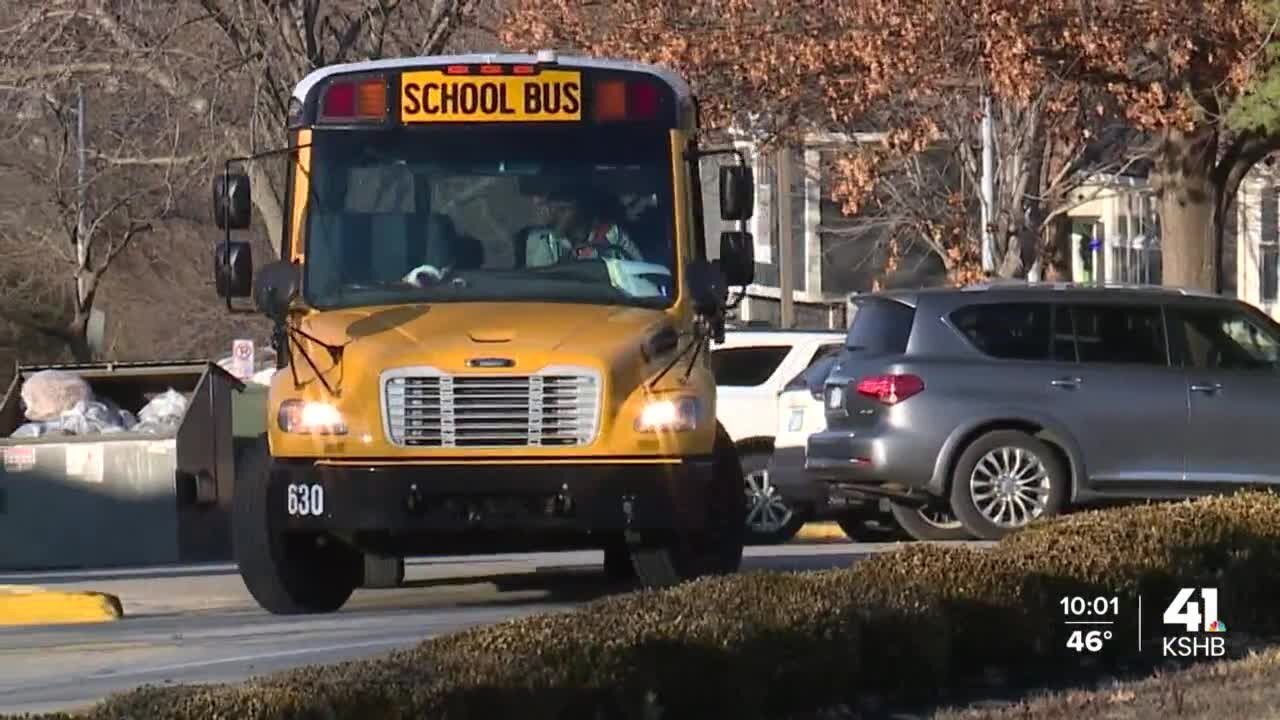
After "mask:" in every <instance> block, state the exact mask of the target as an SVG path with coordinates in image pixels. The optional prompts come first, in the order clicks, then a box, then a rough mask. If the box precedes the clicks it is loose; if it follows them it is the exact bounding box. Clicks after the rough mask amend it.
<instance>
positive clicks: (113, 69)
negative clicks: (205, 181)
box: [0, 2, 207, 361]
mask: <svg viewBox="0 0 1280 720" xmlns="http://www.w3.org/2000/svg"><path fill="white" fill-rule="evenodd" d="M120 5H121V4H120V3H114V4H112V6H108V5H107V4H106V3H103V2H50V3H45V4H43V5H42V6H39V7H34V8H33V7H29V6H26V7H24V6H23V5H22V4H20V3H4V4H2V5H0V13H2V16H3V17H4V18H5V22H6V24H8V28H7V29H8V31H9V32H7V33H6V38H7V40H8V42H7V43H6V44H5V45H3V46H0V116H2V117H0V177H2V178H3V181H4V184H5V187H6V189H7V190H8V192H7V193H5V197H4V199H3V201H2V204H3V211H2V214H0V247H3V249H4V253H5V257H6V260H7V262H6V263H5V266H4V269H3V271H2V272H0V319H3V320H4V321H6V322H8V323H11V324H13V325H16V326H17V327H19V328H24V329H26V330H27V331H30V332H35V333H38V334H40V335H43V336H46V337H49V338H55V339H57V340H58V341H59V342H61V343H62V344H63V345H64V346H65V347H66V349H68V350H69V351H70V353H71V355H72V356H73V357H74V358H76V359H77V360H81V361H84V360H88V359H90V358H91V356H92V353H91V351H90V347H89V343H88V328H89V321H90V318H91V314H92V311H93V309H94V304H95V301H96V300H97V298H98V295H99V290H100V288H101V283H102V280H103V277H104V275H105V274H106V273H107V271H108V269H109V268H110V267H111V266H112V265H113V264H114V263H115V262H116V261H117V259H118V258H119V257H120V256H121V255H122V253H125V252H126V251H128V250H129V249H130V247H131V246H132V245H133V244H134V243H135V241H136V240H137V239H138V238H139V237H141V236H143V235H145V234H146V233H148V232H149V231H150V230H152V229H153V227H154V226H155V223H156V222H158V221H162V220H163V219H165V218H166V217H168V216H169V215H170V213H172V212H173V210H174V208H175V201H176V199H177V198H178V197H179V196H180V195H181V194H182V193H184V191H185V190H186V189H187V187H188V184H189V182H190V181H191V179H192V178H193V177H194V176H195V174H196V173H197V172H200V171H201V170H202V169H203V164H202V159H203V157H204V153H203V152H202V151H201V142H200V141H201V138H202V137H203V136H204V133H202V132H201V131H200V129H199V126H200V124H201V121H202V119H203V118H202V117H201V111H202V110H204V109H205V107H207V103H205V102H203V101H202V100H201V99H200V97H199V92H200V88H199V87H198V86H197V85H195V84H194V83H189V82H184V78H182V76H181V75H180V74H179V73H177V72H174V70H173V66H174V61H175V60H176V59H177V58H178V57H179V55H180V51H179V50H178V49H177V47H178V45H177V43H175V42H174V38H175V36H177V35H178V34H179V33H180V31H181V26H179V27H178V28H177V29H173V28H165V29H163V30H159V29H157V30H152V31H144V30H141V29H138V28H137V27H134V26H132V25H127V24H126V23H125V21H124V20H123V19H122V18H123V17H124V15H122V14H120V13H121V11H125V10H130V9H133V10H139V11H140V12H139V13H138V14H133V15H130V17H132V18H134V19H135V20H146V19H147V17H146V15H145V13H144V12H141V11H144V10H146V8H142V7H140V6H139V7H133V6H130V7H128V8H124V7H120ZM150 19H152V20H155V19H157V13H155V12H153V13H152V14H151V18H150ZM153 27H155V26H153ZM131 33H132V34H131ZM183 87H187V88H189V90H188V91H185V92H184V91H183V90H182V88H183ZM81 90H82V91H83V94H84V95H85V96H87V97H88V98H89V104H90V107H92V108H93V116H92V117H91V118H84V121H85V124H86V127H87V132H86V133H85V136H84V142H83V143H81V142H80V141H79V139H78V136H77V129H78V128H77V125H78V123H80V122H81V118H80V117H79V112H78V110H77V96H78V95H80V92H81Z"/></svg>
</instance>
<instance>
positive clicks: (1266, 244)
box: [1258, 185, 1280, 303]
mask: <svg viewBox="0 0 1280 720" xmlns="http://www.w3.org/2000/svg"><path fill="white" fill-rule="evenodd" d="M1277 199H1278V198H1277V195H1276V189H1275V188H1274V187H1273V186H1270V185H1268V186H1267V187H1265V188H1264V189H1263V191H1262V203H1261V204H1262V212H1261V217H1260V218H1259V222H1258V234H1259V242H1258V290H1259V299H1260V300H1261V301H1262V302H1264V303H1270V302H1275V301H1276V296H1277V290H1278V289H1280V287H1278V286H1280V282H1277V277H1276V263H1277V262H1280V227H1277V216H1276V215H1277V213H1276V210H1277V207H1276V205H1277Z"/></svg>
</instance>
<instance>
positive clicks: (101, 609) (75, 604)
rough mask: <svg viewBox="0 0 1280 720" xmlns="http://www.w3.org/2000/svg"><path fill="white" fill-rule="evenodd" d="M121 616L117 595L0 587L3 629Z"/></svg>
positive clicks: (104, 619)
mask: <svg viewBox="0 0 1280 720" xmlns="http://www.w3.org/2000/svg"><path fill="white" fill-rule="evenodd" d="M122 617H124V606H122V605H121V604H120V598H118V597H116V596H115V595H110V594H107V593H100V592H87V591H76V592H60V591H57V590H49V589H47V588H43V587H39V586H37V585H0V626H12V625H65V624H82V623H102V622H113V621H115V620H119V619H120V618H122Z"/></svg>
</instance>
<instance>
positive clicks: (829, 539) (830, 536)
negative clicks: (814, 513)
mask: <svg viewBox="0 0 1280 720" xmlns="http://www.w3.org/2000/svg"><path fill="white" fill-rule="evenodd" d="M792 542H798V543H836V542H849V536H848V535H845V534H844V531H843V530H841V529H840V526H839V525H837V524H835V523H833V522H811V523H805V524H804V525H802V526H801V527H800V532H798V533H796V536H795V537H794V538H792Z"/></svg>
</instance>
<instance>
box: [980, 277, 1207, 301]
mask: <svg viewBox="0 0 1280 720" xmlns="http://www.w3.org/2000/svg"><path fill="white" fill-rule="evenodd" d="M1018 288H1022V289H1027V290H1128V291H1134V292H1150V293H1164V294H1173V295H1195V296H1201V297H1218V295H1216V294H1215V293H1212V292H1209V291H1207V290H1199V289H1196V288H1184V287H1175V286H1171V285H1151V284H1144V283H1117V282H1061V281H1054V282H1044V281H1040V282H1032V281H1029V280H1022V279H1018V278H999V279H995V280H989V281H987V282H980V283H974V284H971V285H966V286H964V287H963V288H961V290H962V291H965V292H981V291H983V290H1008V289H1018Z"/></svg>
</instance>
